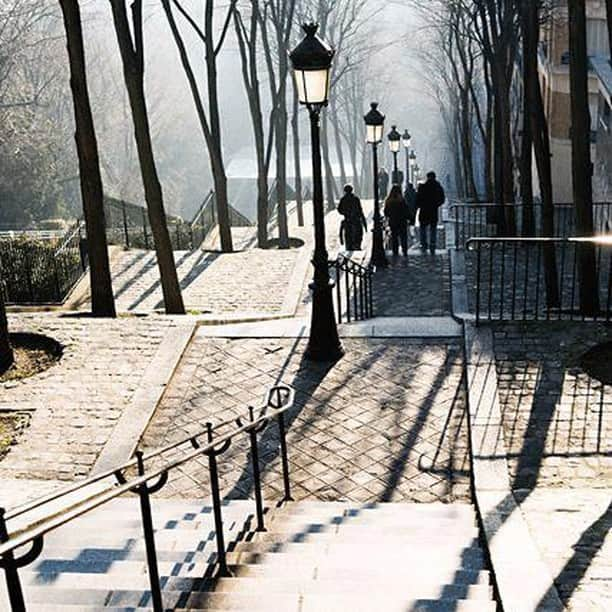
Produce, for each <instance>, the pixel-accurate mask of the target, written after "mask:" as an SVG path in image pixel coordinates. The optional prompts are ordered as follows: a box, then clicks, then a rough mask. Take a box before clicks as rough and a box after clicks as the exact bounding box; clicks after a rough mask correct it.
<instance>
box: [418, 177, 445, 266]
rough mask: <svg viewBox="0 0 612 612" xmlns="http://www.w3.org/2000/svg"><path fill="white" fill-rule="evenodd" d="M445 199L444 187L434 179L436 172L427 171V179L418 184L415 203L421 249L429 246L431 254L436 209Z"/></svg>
mask: <svg viewBox="0 0 612 612" xmlns="http://www.w3.org/2000/svg"><path fill="white" fill-rule="evenodd" d="M445 199H446V196H445V194H444V189H442V185H440V183H438V181H437V180H436V173H435V172H429V173H428V174H427V181H426V182H425V183H422V184H421V185H419V190H418V192H417V202H416V203H417V208H418V210H419V225H420V226H421V250H422V251H423V252H426V251H427V249H428V248H429V251H430V253H431V254H432V255H435V253H436V242H437V231H438V209H439V208H440V206H442V204H444V201H445ZM427 234H429V241H428V240H427V238H428V236H427Z"/></svg>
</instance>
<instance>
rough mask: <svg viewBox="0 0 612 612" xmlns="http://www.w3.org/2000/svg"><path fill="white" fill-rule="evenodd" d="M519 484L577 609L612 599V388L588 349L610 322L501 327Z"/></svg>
mask: <svg viewBox="0 0 612 612" xmlns="http://www.w3.org/2000/svg"><path fill="white" fill-rule="evenodd" d="M494 340H495V354H496V360H497V373H498V380H499V396H500V408H501V415H502V423H503V436H504V442H505V448H506V452H507V458H508V468H509V477H510V484H511V488H512V491H513V493H514V496H515V498H516V499H517V501H518V502H519V505H520V509H521V511H522V513H523V514H524V516H525V519H526V521H527V524H528V525H529V528H530V531H531V534H532V536H533V538H534V540H535V542H536V543H537V546H538V548H539V550H540V552H541V554H542V557H543V559H544V560H545V562H546V563H547V565H548V566H549V569H550V571H551V574H552V576H553V577H554V581H555V586H556V588H557V590H558V592H559V595H560V596H561V599H562V600H563V602H564V603H565V604H566V605H569V606H570V607H571V609H573V610H585V611H586V610H609V609H610V607H609V606H610V602H611V601H612V580H611V579H610V572H611V569H612V535H611V534H610V529H611V528H612V504H611V500H612V497H611V495H610V491H611V490H612V418H611V415H612V389H611V388H610V387H608V386H604V385H602V384H601V383H600V382H599V381H596V380H594V379H593V378H591V377H590V376H589V375H588V374H587V373H586V372H585V371H584V370H583V369H582V368H581V367H580V364H579V358H580V356H581V355H582V354H583V353H584V352H585V351H586V350H588V349H589V348H590V347H592V346H594V345H596V344H597V343H598V342H600V341H604V340H608V341H609V340H612V331H610V329H608V328H607V327H606V326H604V325H598V324H590V323H586V324H585V323H574V324H571V323H546V324H543V323H539V324H538V323H526V324H512V325H498V326H496V327H495V331H494Z"/></svg>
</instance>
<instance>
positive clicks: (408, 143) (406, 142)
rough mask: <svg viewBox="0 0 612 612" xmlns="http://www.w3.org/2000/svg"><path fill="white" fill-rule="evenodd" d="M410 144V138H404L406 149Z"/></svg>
mask: <svg viewBox="0 0 612 612" xmlns="http://www.w3.org/2000/svg"><path fill="white" fill-rule="evenodd" d="M411 144H412V138H404V147H406V149H409V148H410V145H411Z"/></svg>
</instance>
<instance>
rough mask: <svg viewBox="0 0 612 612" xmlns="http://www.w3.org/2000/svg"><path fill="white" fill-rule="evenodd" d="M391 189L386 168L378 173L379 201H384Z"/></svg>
mask: <svg viewBox="0 0 612 612" xmlns="http://www.w3.org/2000/svg"><path fill="white" fill-rule="evenodd" d="M388 189H389V174H388V173H387V171H386V170H385V169H384V168H381V169H380V170H379V171H378V199H379V200H383V199H384V198H386V197H387V193H388Z"/></svg>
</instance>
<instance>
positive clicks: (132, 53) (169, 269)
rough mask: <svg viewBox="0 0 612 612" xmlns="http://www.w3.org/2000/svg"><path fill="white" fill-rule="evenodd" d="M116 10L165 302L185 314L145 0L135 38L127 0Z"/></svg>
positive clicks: (115, 3) (136, 7)
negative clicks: (149, 82)
mask: <svg viewBox="0 0 612 612" xmlns="http://www.w3.org/2000/svg"><path fill="white" fill-rule="evenodd" d="M110 3H111V8H112V11H113V21H114V24H115V33H116V35H117V42H118V44H119V51H120V53H121V60H122V63H123V74H124V78H125V85H126V88H127V92H128V98H129V100H130V108H131V110H132V119H133V121H134V134H135V138H136V147H137V150H138V160H139V162H140V172H141V175H142V182H143V185H144V191H145V200H146V202H147V210H148V212H149V222H150V224H151V231H152V232H153V240H154V242H155V254H156V255H157V265H158V266H159V276H160V281H161V287H162V293H163V296H164V306H165V308H166V313H168V314H185V306H184V305H183V297H182V295H181V287H180V285H179V282H178V275H177V273H176V265H175V263H174V254H173V252H172V243H171V242H170V234H169V233H168V225H167V223H166V213H165V211H164V201H163V194H162V188H161V184H160V182H159V176H158V174H157V167H156V166H155V156H154V155H153V145H152V143H151V128H150V125H149V117H148V113H147V105H146V100H145V93H144V48H143V28H142V0H134V2H133V3H132V14H133V29H134V40H132V33H131V31H130V24H129V20H128V15H127V11H126V8H125V1H124V0H110Z"/></svg>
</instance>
